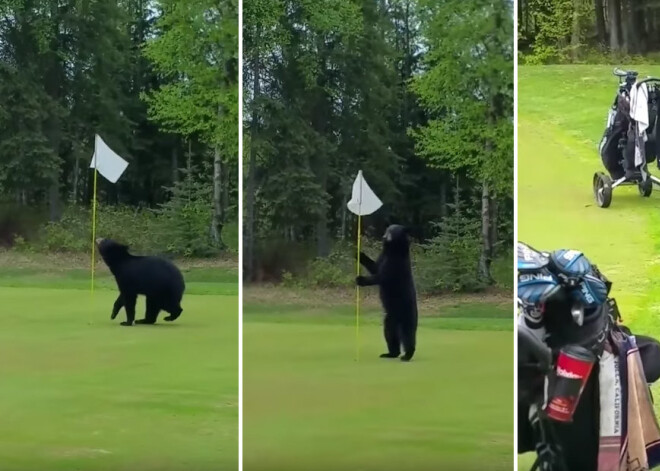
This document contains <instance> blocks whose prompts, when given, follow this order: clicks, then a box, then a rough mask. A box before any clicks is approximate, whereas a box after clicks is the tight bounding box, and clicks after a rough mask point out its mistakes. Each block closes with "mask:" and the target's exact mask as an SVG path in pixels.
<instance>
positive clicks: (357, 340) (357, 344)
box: [355, 214, 362, 361]
mask: <svg viewBox="0 0 660 471" xmlns="http://www.w3.org/2000/svg"><path fill="white" fill-rule="evenodd" d="M361 226H362V216H361V215H360V214H358V230H357V276H360V240H361V237H360V235H361V232H362V230H361V229H362V227H361ZM355 298H356V299H355V352H356V356H355V360H356V361H360V285H358V284H357V283H356V284H355Z"/></svg>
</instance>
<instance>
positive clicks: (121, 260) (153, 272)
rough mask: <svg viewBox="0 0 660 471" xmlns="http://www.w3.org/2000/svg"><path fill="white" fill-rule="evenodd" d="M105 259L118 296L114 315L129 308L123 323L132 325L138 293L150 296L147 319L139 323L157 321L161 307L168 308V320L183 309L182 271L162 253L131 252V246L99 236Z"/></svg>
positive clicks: (165, 309)
mask: <svg viewBox="0 0 660 471" xmlns="http://www.w3.org/2000/svg"><path fill="white" fill-rule="evenodd" d="M96 245H97V247H98V249H99V253H100V254H101V257H103V261H104V262H105V264H106V265H107V266H108V268H109V269H110V271H111V272H112V274H113V275H114V277H115V281H116V282H117V287H118V288H119V297H118V298H117V300H116V301H115V304H114V306H113V308H112V315H111V317H110V318H111V319H114V318H115V317H117V314H118V313H119V310H120V309H121V308H122V307H124V308H125V309H126V321H125V322H122V323H121V325H124V326H130V325H133V321H134V320H135V303H136V301H137V297H138V295H139V294H142V295H144V296H145V297H146V298H147V310H146V313H145V315H144V319H139V320H137V321H135V323H136V324H154V323H156V319H157V318H158V314H159V313H160V311H161V310H162V311H165V312H168V313H169V314H170V315H169V316H167V317H165V320H166V321H170V322H171V321H173V320H175V319H177V318H178V317H179V316H180V315H181V312H182V311H183V309H181V298H182V297H183V292H184V290H185V284H184V281H183V275H181V272H180V271H179V269H178V268H177V267H176V266H174V264H173V263H172V262H170V261H168V260H165V259H163V258H160V257H141V256H136V255H131V254H129V253H128V246H126V245H123V244H120V243H118V242H116V241H114V240H111V239H96Z"/></svg>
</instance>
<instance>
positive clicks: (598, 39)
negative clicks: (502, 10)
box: [518, 0, 660, 62]
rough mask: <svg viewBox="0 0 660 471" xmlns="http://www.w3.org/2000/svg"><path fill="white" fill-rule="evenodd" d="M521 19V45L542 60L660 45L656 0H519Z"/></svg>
mask: <svg viewBox="0 0 660 471" xmlns="http://www.w3.org/2000/svg"><path fill="white" fill-rule="evenodd" d="M518 25H519V27H518V32H519V46H518V48H519V50H520V51H521V52H522V53H524V54H526V55H533V56H534V57H535V58H536V59H537V60H538V61H540V62H559V61H575V60H585V58H589V56H590V54H593V53H594V52H596V53H606V54H613V55H614V56H625V55H645V54H649V53H653V52H658V51H660V2H658V1H656V0H519V1H518ZM596 57H598V56H596ZM601 57H602V56H601Z"/></svg>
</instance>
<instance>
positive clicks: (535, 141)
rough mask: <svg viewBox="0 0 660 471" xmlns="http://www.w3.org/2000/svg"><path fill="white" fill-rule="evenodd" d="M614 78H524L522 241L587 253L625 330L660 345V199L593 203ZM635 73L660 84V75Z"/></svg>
mask: <svg viewBox="0 0 660 471" xmlns="http://www.w3.org/2000/svg"><path fill="white" fill-rule="evenodd" d="M612 68H613V67H612V66H604V65H603V66H587V65H584V66H582V65H575V66H538V67H536V66H535V67H531V66H524V67H520V68H519V73H518V230H519V238H520V239H521V240H523V241H525V242H527V243H529V244H531V245H532V246H535V247H538V248H540V249H546V250H551V249H555V248H562V247H564V248H574V249H578V250H582V251H583V252H584V253H585V254H586V255H587V256H588V257H589V258H590V260H591V261H592V262H594V263H596V264H597V265H598V266H599V267H600V268H601V269H602V271H603V272H604V273H605V274H606V275H607V276H608V277H609V278H610V279H611V280H612V281H613V283H614V287H613V292H612V294H613V296H614V297H615V298H616V299H617V301H618V303H619V307H620V309H621V311H622V314H623V317H624V320H625V321H626V323H627V324H629V325H630V326H631V327H632V328H633V330H636V331H638V332H639V333H645V334H649V335H654V336H660V316H659V314H660V284H659V283H658V282H657V280H658V279H659V275H660V266H659V264H658V260H659V259H658V253H659V249H660V245H659V244H660V200H659V198H660V196H658V195H657V194H654V195H652V196H651V197H650V198H642V197H640V196H639V194H638V191H637V188H636V187H622V188H618V189H617V190H615V192H614V197H613V200H612V205H611V207H610V208H608V209H601V208H598V206H597V205H596V204H595V202H594V199H593V193H592V187H591V181H592V177H593V174H594V172H596V171H604V169H603V166H602V164H601V161H600V157H599V155H598V151H597V143H598V142H599V140H600V138H601V137H602V134H603V131H604V129H605V118H606V113H607V111H608V107H609V106H610V105H611V103H612V101H613V99H614V95H615V93H616V87H617V80H616V78H615V77H613V76H612V73H611V72H612ZM635 70H638V71H639V72H640V76H646V75H655V76H658V75H660V67H658V66H646V65H638V66H636V67H635ZM651 171H652V172H653V171H654V169H653V168H652V169H651ZM655 172H656V173H659V172H658V170H657V169H655ZM655 191H656V192H657V191H658V189H657V188H656V189H655ZM531 459H532V457H530V456H525V457H522V458H521V459H520V460H519V463H520V464H521V466H529V465H530V464H531Z"/></svg>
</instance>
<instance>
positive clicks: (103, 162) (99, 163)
mask: <svg viewBox="0 0 660 471" xmlns="http://www.w3.org/2000/svg"><path fill="white" fill-rule="evenodd" d="M94 167H96V169H97V170H98V171H99V173H100V174H101V175H103V176H104V177H105V178H107V179H108V180H109V181H111V182H112V183H117V180H119V177H121V174H122V173H124V170H126V167H128V162H126V161H125V160H124V159H122V158H121V157H119V156H118V155H117V154H115V152H114V151H113V150H112V149H110V148H109V147H108V145H107V144H106V143H105V142H103V139H101V136H99V135H98V134H97V135H96V138H95V140H94V155H93V156H92V163H91V164H90V165H89V168H94Z"/></svg>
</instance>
